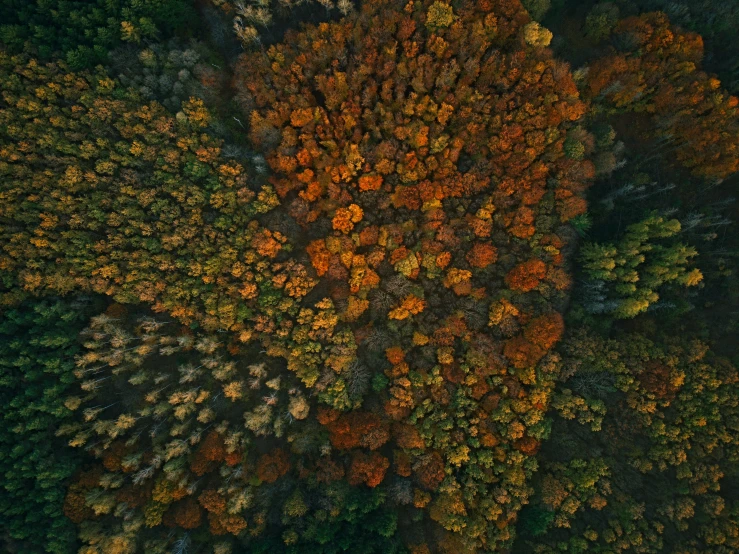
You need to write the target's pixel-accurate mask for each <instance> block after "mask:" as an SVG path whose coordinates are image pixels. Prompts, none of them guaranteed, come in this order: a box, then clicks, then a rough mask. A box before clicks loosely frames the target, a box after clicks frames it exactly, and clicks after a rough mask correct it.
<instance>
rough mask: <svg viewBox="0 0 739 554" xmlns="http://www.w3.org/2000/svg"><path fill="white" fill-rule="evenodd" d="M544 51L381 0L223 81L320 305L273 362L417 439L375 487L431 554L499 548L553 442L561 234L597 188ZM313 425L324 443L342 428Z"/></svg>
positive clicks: (491, 10)
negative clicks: (575, 145) (398, 485)
mask: <svg viewBox="0 0 739 554" xmlns="http://www.w3.org/2000/svg"><path fill="white" fill-rule="evenodd" d="M550 38H551V34H550V33H549V32H548V31H546V29H543V28H541V27H540V26H538V25H537V24H535V23H533V22H531V21H530V19H529V16H528V15H527V13H526V11H525V10H524V9H523V8H522V6H521V5H520V3H519V2H518V1H517V0H514V1H508V0H506V1H502V0H482V1H477V2H471V1H463V2H456V3H454V5H452V4H450V3H448V2H444V1H440V0H436V1H431V0H424V1H409V2H390V1H389V0H379V1H375V2H367V3H365V5H364V6H363V7H362V10H361V11H360V12H358V13H357V14H355V15H353V16H351V17H348V18H346V19H345V20H342V21H340V22H336V23H326V24H321V25H318V26H316V27H308V28H306V29H305V30H303V31H301V32H299V33H294V32H293V33H291V34H288V36H287V38H286V40H285V42H284V43H283V44H280V45H277V46H274V47H272V48H270V49H269V50H268V51H267V52H266V55H265V53H264V52H260V53H252V54H245V55H244V56H243V57H242V58H241V60H240V61H239V63H238V64H237V68H236V74H235V80H234V85H235V87H236V88H237V99H238V101H239V103H240V104H241V106H242V107H243V109H244V110H245V112H246V113H247V114H248V115H249V117H250V135H251V138H252V140H253V141H254V143H255V144H257V145H258V146H261V147H262V148H263V149H264V151H265V153H266V156H267V161H268V163H269V164H270V166H271V168H272V169H273V171H274V176H273V178H272V180H271V182H272V184H273V186H274V188H275V191H276V193H277V195H278V196H279V197H280V199H281V200H282V202H283V205H284V206H285V207H286V209H287V211H288V212H289V214H290V215H292V216H293V217H294V218H295V220H296V221H297V222H298V223H299V224H300V225H301V226H302V227H303V228H304V229H305V231H306V236H307V242H308V245H307V252H308V254H309V256H310V258H311V262H312V264H313V266H314V268H315V270H316V273H317V274H318V275H319V276H320V277H322V278H323V279H324V281H325V283H326V285H327V290H328V291H329V294H330V296H331V300H330V302H331V304H330V307H329V304H328V303H329V300H328V299H327V300H325V301H324V302H325V304H324V305H325V306H326V307H325V309H324V310H325V311H324V312H322V313H321V314H318V315H316V314H315V313H313V312H312V311H310V313H308V312H306V319H305V320H304V321H306V323H305V324H304V329H305V331H304V332H300V333H293V335H292V337H289V338H288V339H287V343H288V344H289V346H288V347H287V348H290V350H289V351H288V352H285V355H286V357H287V358H288V359H290V360H292V361H293V362H295V363H293V364H292V369H294V370H295V371H297V372H298V375H299V377H300V378H301V380H302V381H303V383H304V384H305V385H307V386H308V387H315V390H316V391H317V392H318V397H319V400H320V401H322V402H324V403H327V404H329V405H331V406H332V408H333V410H336V411H345V410H350V409H354V408H357V407H358V406H359V405H361V404H362V402H363V398H364V396H365V394H367V391H368V388H369V386H370V384H371V387H372V390H373V391H375V392H376V393H377V395H378V396H379V399H377V400H379V401H378V402H374V403H373V405H376V406H382V407H383V408H384V409H383V410H382V411H384V412H385V413H384V414H382V417H383V418H387V419H388V420H390V421H396V422H398V423H403V424H404V425H410V426H412V427H413V428H414V429H415V432H416V433H417V434H418V437H420V440H415V441H411V442H410V443H409V442H408V441H407V440H406V439H407V436H408V430H407V427H399V429H404V431H403V432H402V433H401V434H400V435H399V436H398V437H395V436H392V437H391V440H390V442H389V443H387V445H386V446H384V449H383V453H384V452H385V451H386V449H389V450H387V453H388V454H391V453H392V448H393V447H394V446H397V447H399V448H397V449H396V450H395V452H394V454H392V456H391V457H392V463H391V466H390V467H389V468H388V470H387V472H386V474H387V475H391V474H393V473H395V474H396V475H398V476H401V477H402V476H406V477H407V476H410V478H411V480H412V482H413V486H414V492H413V503H414V505H415V506H416V508H419V509H421V508H427V514H428V517H430V519H431V520H433V521H432V522H431V526H430V527H429V528H432V527H434V526H436V529H437V531H439V533H440V535H439V536H440V537H441V538H440V539H439V540H438V541H437V542H438V546H439V548H441V549H444V550H459V549H463V548H467V549H479V548H483V549H487V550H495V549H496V548H499V547H500V545H501V544H505V543H507V542H508V541H509V540H510V538H511V536H512V535H511V530H510V526H509V523H510V522H511V521H513V520H515V518H516V514H517V511H518V509H519V508H520V506H521V505H523V504H524V503H525V502H526V499H527V496H528V494H529V488H528V486H527V484H526V479H527V477H528V476H530V474H531V472H532V471H533V469H534V468H535V461H534V460H533V459H532V458H531V456H532V454H533V453H535V452H536V450H537V448H538V445H539V441H540V440H541V439H542V438H544V437H545V436H546V434H547V424H546V421H545V418H544V412H545V411H546V409H547V405H548V401H549V392H550V391H551V388H552V383H553V378H554V375H555V374H556V371H557V363H556V362H557V359H556V356H553V355H552V354H551V353H549V352H548V351H549V349H550V348H551V347H552V346H553V345H554V344H555V343H556V342H557V340H558V339H559V337H560V335H561V332H562V328H561V327H562V320H561V318H560V317H559V316H558V314H557V310H556V309H555V307H554V306H555V305H556V304H555V303H558V302H560V301H561V300H563V299H564V297H565V295H566V289H567V287H568V279H567V278H566V272H565V271H564V269H563V264H564V262H565V256H564V252H565V250H564V248H565V246H566V242H567V238H568V236H569V235H568V234H567V230H566V226H564V225H563V224H564V223H565V222H566V221H567V220H568V219H570V218H572V217H574V216H576V215H578V214H580V213H582V212H583V211H584V210H585V202H584V200H583V199H582V197H581V192H582V191H584V190H585V189H586V187H587V186H588V183H589V181H590V179H591V178H592V177H593V175H594V172H595V170H594V166H593V164H592V163H591V162H590V161H589V160H588V159H587V155H588V154H589V153H588V152H581V151H577V152H574V151H573V152H568V151H567V149H566V148H565V141H566V139H567V138H568V134H570V133H573V134H575V133H580V134H582V130H581V129H577V128H576V122H577V121H578V120H579V119H580V117H581V116H582V115H583V113H584V112H585V110H586V105H585V104H584V103H583V102H581V101H580V99H579V97H578V92H577V88H576V87H575V84H574V82H573V80H572V78H571V75H570V72H569V68H568V66H567V65H566V64H564V63H561V62H559V61H557V60H556V59H554V58H553V56H552V53H551V52H550V51H549V50H548V49H547V48H546V45H547V44H548V41H549V39H550ZM578 136H579V135H578ZM586 142H587V141H586ZM591 142H592V141H591ZM309 322H311V323H309ZM325 330H330V336H331V337H332V338H331V340H332V341H333V343H334V346H333V352H334V353H333V354H331V355H328V356H323V357H321V356H317V355H316V351H317V348H315V347H313V346H311V345H312V344H315V343H316V342H317V340H318V339H320V337H321V336H324V337H325V336H327V335H328V332H327V331H325ZM308 333H310V334H312V336H313V337H314V339H310V340H306V338H305V337H307V334H308ZM290 343H291V344H290ZM282 347H283V346H280V348H282ZM306 368H311V369H310V371H307V370H306ZM367 368H372V371H370V370H368V369H367ZM367 374H370V376H369V378H367V377H366V376H367ZM363 378H364V379H365V381H362V379H363ZM324 416H325V417H322V423H324V422H325V425H327V426H329V428H330V430H331V432H332V433H333V434H334V438H338V437H337V431H338V430H339V429H342V428H343V427H344V426H345V424H347V423H348V422H349V421H350V419H351V418H349V419H346V418H339V416H338V414H337V413H333V414H330V413H328V415H327V413H326V412H324ZM378 424H379V425H380V427H384V426H385V425H386V424H385V423H378ZM363 432H364V431H363V430H357V431H356V437H354V435H353V434H351V433H350V432H349V430H348V429H347V431H346V437H349V438H352V440H351V441H348V442H346V441H345V440H344V438H345V437H344V435H341V437H342V438H341V441H342V445H343V446H347V445H353V444H354V443H355V442H357V441H358V442H359V443H361V442H362V441H363V440H365V439H364V435H363ZM360 437H361V438H360ZM373 437H374V435H373ZM355 438H356V440H354V439H355ZM380 439H381V441H382V442H378V443H375V442H373V443H372V444H382V443H383V442H384V440H385V439H384V437H381V438H380ZM373 441H374V438H373ZM401 442H402V443H403V444H400V443H401ZM368 444H369V442H368ZM403 445H405V446H403ZM349 447H351V446H349ZM367 456H369V454H368V453H366V452H365V453H364V454H356V455H355V456H354V462H353V465H354V466H355V470H356V469H357V467H358V466H359V465H361V464H360V463H359V462H358V461H363V460H365V459H368V458H367ZM379 456H381V454H380V453H378V454H377V456H375V458H377V460H380V458H379ZM385 458H387V460H388V463H389V459H390V456H386V457H385ZM385 458H383V460H384V459H385ZM385 463H386V462H385V461H382V463H381V464H376V465H377V466H379V467H384V466H385ZM349 471H350V472H351V471H352V469H351V467H350V468H349ZM383 471H384V470H383ZM354 473H355V474H356V475H355V476H354V477H352V479H354V481H356V482H359V481H360V478H359V477H358V474H359V473H360V472H359V471H354ZM382 478H383V475H381V472H379V471H376V472H373V473H372V478H371V479H367V480H366V481H365V482H367V483H370V482H371V486H376V485H377V481H378V480H381V479H382ZM362 479H364V477H362ZM419 548H421V547H420V546H419Z"/></svg>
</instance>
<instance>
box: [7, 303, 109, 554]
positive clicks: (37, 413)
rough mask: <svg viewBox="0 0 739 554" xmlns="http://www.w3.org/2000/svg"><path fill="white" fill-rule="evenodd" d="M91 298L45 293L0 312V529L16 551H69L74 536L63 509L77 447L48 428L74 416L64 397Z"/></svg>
mask: <svg viewBox="0 0 739 554" xmlns="http://www.w3.org/2000/svg"><path fill="white" fill-rule="evenodd" d="M93 304H95V302H91V301H89V300H78V301H70V300H59V299H53V298H49V299H45V300H40V301H38V300H37V301H29V302H25V303H23V304H21V305H19V306H18V307H17V308H14V309H11V310H7V311H6V312H5V313H3V314H2V316H1V317H0V406H1V407H2V408H1V409H0V475H1V476H2V480H1V481H0V483H1V484H0V488H1V489H2V491H1V492H0V522H1V523H0V529H3V530H4V531H3V535H4V537H6V538H9V539H11V540H12V541H13V542H14V543H15V541H17V543H15V544H16V545H17V547H18V548H17V550H16V551H17V552H28V553H32V552H44V551H45V552H71V551H72V550H73V548H74V544H75V542H76V537H75V531H74V527H73V525H72V523H71V522H70V521H69V520H68V519H67V518H66V517H65V516H64V514H63V511H62V509H63V502H64V495H65V489H66V482H67V480H68V478H69V477H70V476H71V475H72V474H73V473H74V471H75V470H76V468H77V466H78V464H79V460H80V453H79V452H77V451H74V450H73V449H70V448H67V447H66V445H65V441H64V440H63V439H57V438H55V437H54V431H55V430H56V429H57V428H58V427H59V426H60V425H61V424H63V423H66V422H68V421H69V420H70V419H71V418H72V416H73V413H72V411H71V410H70V409H69V408H68V407H66V406H65V400H66V399H67V396H68V394H67V391H68V390H69V388H70V385H71V384H72V383H74V382H75V381H76V378H75V376H74V373H73V370H74V367H75V364H74V357H75V355H76V354H77V353H78V352H79V351H80V349H81V345H80V343H79V340H78V334H79V332H80V330H81V329H82V328H83V326H84V324H85V322H86V320H87V315H89V313H90V311H91V308H92V305H93ZM0 542H2V539H0ZM10 551H12V550H10Z"/></svg>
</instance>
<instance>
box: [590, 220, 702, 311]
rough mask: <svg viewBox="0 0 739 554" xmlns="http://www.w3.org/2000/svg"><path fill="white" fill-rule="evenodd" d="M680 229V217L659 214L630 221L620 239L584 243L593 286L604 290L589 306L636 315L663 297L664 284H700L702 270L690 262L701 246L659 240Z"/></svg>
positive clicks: (673, 234) (688, 285) (600, 309)
mask: <svg viewBox="0 0 739 554" xmlns="http://www.w3.org/2000/svg"><path fill="white" fill-rule="evenodd" d="M679 231H680V222H679V221H678V220H676V219H672V220H665V219H664V218H662V217H659V216H656V215H653V216H650V217H648V218H647V219H644V220H642V221H641V222H639V223H634V224H632V225H629V226H628V227H627V229H626V232H625V234H624V236H623V238H622V239H621V240H620V241H619V242H618V244H615V245H614V244H597V243H590V244H586V245H585V246H583V248H582V250H581V254H580V256H581V260H582V264H583V268H584V270H585V272H586V274H587V275H588V277H589V278H590V279H591V285H590V286H591V287H592V289H593V290H595V291H597V292H599V293H600V292H601V291H602V293H601V294H600V295H599V296H598V297H596V298H593V300H592V301H591V302H590V303H589V304H586V306H585V308H586V310H588V311H590V312H592V313H602V312H607V313H612V314H613V315H614V317H617V318H632V317H634V316H636V315H638V314H640V313H642V312H644V311H646V310H647V309H648V308H649V306H650V305H652V304H654V303H655V302H657V301H658V300H659V294H658V292H657V291H658V289H660V287H663V286H665V285H669V284H671V283H675V284H677V285H681V286H684V287H692V286H696V285H697V284H698V283H700V282H701V280H702V279H703V275H702V274H701V272H700V270H698V269H692V270H689V269H688V267H687V266H688V264H689V262H690V259H691V258H693V257H695V256H696V255H697V254H698V252H697V251H696V250H695V248H693V247H691V246H686V245H684V244H680V243H673V244H671V245H665V244H664V241H660V240H659V239H669V238H672V237H674V236H675V235H676V234H677V233H678V232H679Z"/></svg>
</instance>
